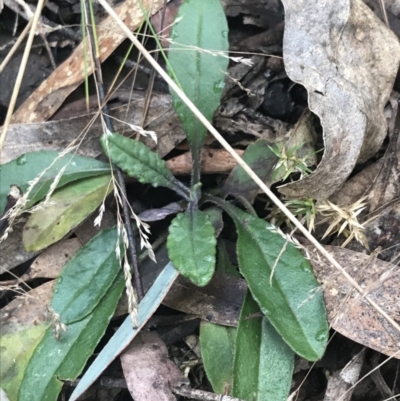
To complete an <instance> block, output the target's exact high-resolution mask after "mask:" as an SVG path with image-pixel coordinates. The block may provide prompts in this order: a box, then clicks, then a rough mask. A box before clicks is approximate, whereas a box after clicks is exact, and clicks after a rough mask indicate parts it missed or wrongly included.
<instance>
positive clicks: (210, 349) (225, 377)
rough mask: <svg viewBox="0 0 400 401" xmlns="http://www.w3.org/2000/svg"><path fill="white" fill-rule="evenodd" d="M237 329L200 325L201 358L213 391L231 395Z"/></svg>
mask: <svg viewBox="0 0 400 401" xmlns="http://www.w3.org/2000/svg"><path fill="white" fill-rule="evenodd" d="M235 337H236V328H235V327H225V326H220V325H218V324H213V323H208V322H202V323H201V325H200V345H201V356H202V359H203V363H204V369H205V371H206V373H207V377H208V379H209V380H210V383H211V385H212V387H213V390H214V391H215V392H216V393H219V394H227V395H230V394H231V392H232V379H233V371H232V369H233V352H234V347H235Z"/></svg>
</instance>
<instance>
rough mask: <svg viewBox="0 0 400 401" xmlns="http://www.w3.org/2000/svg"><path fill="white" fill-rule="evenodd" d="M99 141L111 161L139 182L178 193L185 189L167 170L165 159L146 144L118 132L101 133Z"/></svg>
mask: <svg viewBox="0 0 400 401" xmlns="http://www.w3.org/2000/svg"><path fill="white" fill-rule="evenodd" d="M100 142H101V146H102V147H103V150H104V152H105V154H106V155H107V156H108V157H109V158H110V159H111V160H112V161H113V163H115V164H116V165H117V166H118V167H120V168H121V170H123V171H125V173H127V174H128V175H130V176H131V177H135V178H137V179H138V180H139V181H140V182H141V183H144V184H151V185H153V186H154V187H157V186H160V185H161V186H163V187H167V188H170V189H172V190H174V191H176V192H178V193H182V189H183V190H184V189H185V188H184V186H183V184H181V183H180V182H179V181H178V180H177V179H176V178H175V177H174V176H173V175H172V173H171V172H170V171H169V170H168V167H167V166H166V164H165V161H164V160H162V159H161V158H160V157H159V156H158V155H157V153H154V152H152V151H151V150H150V149H149V148H148V147H147V146H146V145H143V144H142V143H140V142H138V141H135V140H133V139H129V138H127V137H125V136H123V135H119V134H112V135H102V137H101V138H100Z"/></svg>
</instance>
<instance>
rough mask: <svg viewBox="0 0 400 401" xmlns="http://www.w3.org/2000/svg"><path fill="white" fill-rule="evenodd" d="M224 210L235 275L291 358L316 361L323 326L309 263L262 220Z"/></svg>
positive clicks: (325, 329) (320, 351) (321, 303)
mask: <svg viewBox="0 0 400 401" xmlns="http://www.w3.org/2000/svg"><path fill="white" fill-rule="evenodd" d="M224 208H225V210H226V211H227V212H228V213H229V214H230V215H231V217H232V218H233V220H234V222H235V225H236V229H237V232H238V241H237V253H238V258H239V267H240V271H241V273H242V274H243V276H244V277H245V279H246V281H247V284H248V286H249V289H250V291H251V293H252V295H253V297H254V299H255V300H256V301H257V303H258V304H259V305H260V307H261V310H262V311H263V313H264V314H265V315H266V316H267V317H268V319H269V320H270V321H271V323H272V324H273V326H274V327H275V329H276V330H277V331H278V333H279V334H280V335H281V336H282V337H283V338H284V340H285V341H286V342H287V343H288V344H289V346H290V347H291V348H292V349H293V350H294V351H295V352H296V353H298V354H299V355H300V356H302V357H303V358H305V359H308V360H310V361H315V360H317V359H319V358H321V357H322V355H323V353H324V350H325V347H326V344H327V340H328V322H327V317H326V310H325V304H324V300H323V296H322V291H320V289H319V286H318V282H317V280H316V279H315V277H314V274H313V271H312V268H311V265H310V263H309V262H308V261H307V260H306V259H305V258H304V256H303V255H302V254H301V252H300V251H299V250H298V249H297V248H296V247H295V246H294V245H293V243H292V242H290V241H287V240H286V239H284V238H283V237H282V236H281V235H280V234H279V233H278V232H277V231H276V230H275V229H274V228H273V226H271V225H270V224H268V223H267V222H265V221H264V220H262V219H260V218H257V217H254V216H251V215H249V214H247V213H245V212H243V211H242V210H240V209H238V208H236V207H234V206H230V205H227V204H226V205H225V206H224ZM275 264H276V266H275ZM274 266H275V269H274V272H273V275H272V282H271V284H270V280H271V273H272V269H273V268H274Z"/></svg>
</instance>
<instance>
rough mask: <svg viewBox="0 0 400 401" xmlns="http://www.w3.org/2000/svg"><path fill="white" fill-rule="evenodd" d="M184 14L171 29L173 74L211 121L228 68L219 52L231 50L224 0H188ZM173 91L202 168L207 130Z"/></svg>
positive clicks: (226, 59) (171, 66)
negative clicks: (222, 1)
mask: <svg viewBox="0 0 400 401" xmlns="http://www.w3.org/2000/svg"><path fill="white" fill-rule="evenodd" d="M180 17H182V19H181V20H180V21H179V22H176V23H175V24H174V25H173V26H172V31H171V38H172V39H173V41H172V43H171V44H170V46H169V51H168V60H169V66H168V67H169V75H170V76H171V77H172V78H173V79H174V80H175V81H176V82H177V84H178V85H179V86H180V87H181V88H182V89H183V91H184V92H185V94H186V95H187V96H188V97H189V99H190V100H191V101H192V102H193V103H194V104H195V105H196V106H197V108H198V109H199V110H200V111H201V112H202V113H203V114H204V116H205V117H206V118H207V119H208V120H209V121H211V120H212V118H213V115H214V113H215V110H216V109H217V107H218V106H219V102H220V99H221V93H222V90H223V88H224V85H225V83H224V80H225V72H226V70H227V68H228V58H227V57H224V56H221V55H220V54H217V52H219V53H221V52H223V53H224V54H225V55H227V54H228V50H229V43H228V24H227V21H226V17H225V13H224V10H223V8H222V5H221V2H220V0H208V1H199V0H187V1H185V2H184V3H183V4H182V5H181V6H180V8H179V11H178V15H177V18H180ZM201 49H205V50H207V51H211V52H212V53H213V54H210V53H209V52H205V51H202V50H201ZM171 94H172V98H173V101H174V108H175V110H176V111H177V113H178V115H179V117H180V119H181V121H182V125H183V128H184V130H185V133H186V135H187V138H188V140H189V143H190V147H191V151H192V155H193V162H194V167H195V168H198V169H200V166H196V164H197V163H196V160H200V150H201V147H202V145H203V142H204V139H205V137H206V135H207V129H206V128H205V127H204V126H203V124H202V123H201V122H200V121H199V120H198V119H197V117H195V116H194V115H193V112H192V111H191V110H190V109H189V108H188V107H187V106H186V105H185V104H184V103H183V102H182V100H181V99H180V98H179V96H178V95H176V93H174V92H172V93H171Z"/></svg>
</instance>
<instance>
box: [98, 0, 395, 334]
mask: <svg viewBox="0 0 400 401" xmlns="http://www.w3.org/2000/svg"><path fill="white" fill-rule="evenodd" d="M99 3H100V4H101V5H102V7H103V8H104V9H105V10H106V11H107V13H108V14H109V15H110V16H111V17H112V18H113V19H114V21H115V22H116V23H117V25H118V26H119V27H120V28H121V30H122V31H123V32H124V33H125V34H126V36H127V37H128V38H129V39H130V40H131V41H132V42H133V43H134V45H135V46H136V47H137V49H138V50H139V51H140V52H142V54H143V56H144V57H145V58H146V59H147V61H148V62H149V63H150V64H151V65H152V66H153V67H154V68H155V70H156V71H157V72H158V73H159V74H160V75H161V76H162V77H163V78H164V79H165V81H166V82H167V83H168V85H169V86H170V87H171V88H172V90H173V91H174V92H175V93H176V94H177V95H178V96H179V97H180V98H181V99H182V101H183V102H185V104H186V105H187V107H188V108H189V109H190V110H191V111H192V112H193V114H194V115H195V116H196V117H197V118H198V119H199V120H200V121H201V122H202V123H203V124H204V126H205V127H206V128H207V129H208V131H209V132H211V134H212V135H213V136H214V137H215V138H216V139H217V140H218V142H219V143H220V144H221V145H222V146H223V147H224V148H225V149H226V150H227V151H228V152H229V153H230V154H231V155H232V157H233V158H234V159H235V160H236V161H237V163H238V164H239V166H241V167H242V168H243V170H244V171H246V173H247V174H248V175H249V176H250V177H251V178H252V179H253V181H254V182H255V183H257V184H258V186H259V187H260V188H261V189H262V190H263V191H264V192H265V194H266V195H267V196H268V197H269V198H270V199H271V200H272V202H274V203H275V205H276V206H278V207H279V208H280V209H281V210H282V212H283V213H284V214H285V215H286V216H287V217H288V219H290V221H291V222H292V223H293V224H294V225H295V226H296V227H297V228H298V229H299V231H300V232H301V233H302V234H303V235H304V236H305V237H306V238H307V239H308V240H309V241H310V242H311V244H313V245H314V246H315V248H316V249H317V250H318V251H319V252H320V253H321V254H322V255H323V256H324V257H325V259H326V260H327V261H328V262H329V263H331V264H332V265H333V266H334V267H335V268H336V269H337V270H339V272H340V273H341V274H342V275H343V276H344V277H345V278H346V280H347V281H348V282H349V283H350V284H351V285H352V286H353V287H354V288H355V289H356V290H357V291H358V292H359V293H360V294H364V290H363V289H362V288H361V287H360V285H359V284H358V283H357V282H356V281H355V280H354V279H353V278H352V277H351V276H350V274H349V273H347V271H346V270H345V269H344V268H343V267H342V266H341V265H340V264H339V263H338V262H337V261H336V260H335V258H334V257H333V256H332V255H331V254H329V252H328V251H326V249H325V248H324V247H323V246H322V245H321V244H320V243H319V242H318V241H317V240H316V239H315V238H314V237H313V236H312V234H311V233H310V232H309V231H308V230H307V228H305V227H304V226H303V225H302V224H301V223H300V222H299V221H298V220H297V219H296V217H295V216H294V215H293V214H292V213H291V212H290V210H289V209H288V208H287V207H286V206H285V205H284V204H283V203H282V202H281V201H280V200H279V199H278V197H277V196H275V195H274V193H273V192H272V191H271V190H270V189H269V188H268V187H267V185H266V184H265V183H264V182H263V181H262V180H261V179H260V178H259V177H258V176H257V174H255V173H254V171H253V170H252V169H251V168H250V167H249V165H248V164H247V163H246V162H245V161H244V160H243V159H242V158H241V157H240V156H239V155H238V154H237V153H236V152H235V151H234V149H233V148H232V147H231V146H230V145H229V143H228V142H227V141H226V140H225V139H224V138H223V137H222V135H221V134H220V133H219V132H218V131H217V130H216V129H215V128H214V127H213V126H212V124H211V123H210V122H209V121H208V120H207V119H206V118H205V117H204V116H203V114H202V113H201V112H200V111H199V109H198V108H197V107H196V106H195V105H194V104H193V103H192V101H191V100H190V99H189V98H188V97H187V96H186V95H185V93H183V91H182V90H181V89H180V88H179V87H178V85H176V84H175V82H174V81H173V80H172V79H171V78H170V77H169V76H168V74H167V73H166V72H165V71H164V70H163V69H162V67H161V66H160V65H159V64H158V63H156V62H155V61H154V59H153V57H152V56H151V55H150V53H149V52H148V51H147V50H146V49H145V48H144V47H143V46H142V44H141V43H140V42H139V41H138V40H137V39H136V38H135V36H134V35H133V34H132V32H131V31H130V30H129V29H128V28H127V27H126V26H125V24H124V23H123V22H122V21H121V19H120V18H119V17H118V15H117V14H116V13H115V11H114V10H113V9H112V7H111V6H110V5H109V4H108V3H107V1H106V0H99ZM364 299H365V300H366V301H367V302H368V303H369V304H370V305H371V306H372V307H373V308H374V309H375V310H376V311H377V312H378V313H379V314H380V315H381V316H383V317H384V318H385V319H386V320H387V321H388V322H389V323H390V324H391V325H392V326H393V327H394V328H395V329H396V330H397V331H398V332H399V333H400V325H399V324H398V323H396V321H395V320H394V319H392V318H391V317H390V316H389V315H388V314H387V313H386V312H385V311H384V310H383V309H382V308H381V307H380V306H379V305H378V304H377V303H376V302H374V301H373V300H372V299H371V298H370V297H368V296H365V298H364Z"/></svg>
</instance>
